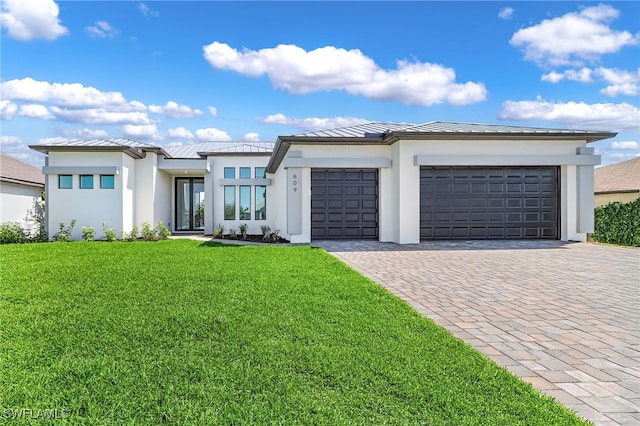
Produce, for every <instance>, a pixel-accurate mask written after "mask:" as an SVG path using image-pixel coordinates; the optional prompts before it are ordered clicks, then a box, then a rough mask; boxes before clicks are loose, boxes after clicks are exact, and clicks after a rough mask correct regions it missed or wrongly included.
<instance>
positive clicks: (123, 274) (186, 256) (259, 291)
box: [0, 240, 586, 425]
mask: <svg viewBox="0 0 640 426" xmlns="http://www.w3.org/2000/svg"><path fill="white" fill-rule="evenodd" d="M0 258H1V259H2V260H1V270H0V273H1V277H2V280H1V281H0V282H1V284H0V409H2V410H3V416H4V417H5V418H7V417H9V416H11V415H20V413H23V414H24V413H25V412H24V411H22V412H21V411H20V410H25V409H26V410H32V411H31V412H32V413H34V414H32V415H31V417H30V418H29V419H25V420H27V421H28V422H30V423H38V422H40V421H41V420H42V417H38V413H42V412H41V411H38V410H60V412H61V413H62V416H60V417H64V418H60V419H59V422H58V421H56V424H65V423H68V424H77V423H83V424H114V423H117V424H158V423H167V424H265V423H275V424H393V425H398V424H433V425H467V424H477V425H489V424H491V425H500V424H503V425H516V424H523V425H524V424H526V425H536V424H540V425H550V424H554V425H564V424H566V425H570V424H571V425H573V424H586V422H584V421H583V420H581V419H580V418H578V417H577V416H576V415H575V414H574V413H573V412H571V411H570V410H568V409H567V408H565V407H564V406H562V405H560V404H558V403H556V402H555V401H554V400H552V399H551V398H549V397H546V396H544V395H542V394H541V393H539V392H538V391H536V390H534V389H533V388H532V387H531V386H530V385H529V384H527V383H524V382H522V381H520V380H519V379H517V378H515V377H514V376H512V375H511V374H510V373H508V372H507V371H506V370H504V369H502V368H500V367H498V366H496V365H495V364H494V363H493V362H491V361H490V360H488V359H487V358H485V357H484V356H483V355H481V354H480V353H478V352H476V351H475V350H473V349H472V348H471V347H469V346H468V345H466V344H464V343H463V342H461V341H459V340H457V339H455V338H454V337H453V336H451V335H450V334H449V333H448V332H446V331H445V330H444V329H442V328H440V327H438V326H437V325H435V324H434V323H433V322H432V321H431V320H429V319H426V318H424V317H422V316H421V315H420V314H418V313H417V312H416V311H415V310H413V309H412V308H411V307H410V306H409V305H408V304H406V303H405V302H403V301H401V300H400V299H398V298H396V297H395V296H393V295H392V294H390V293H389V292H388V291H386V290H385V289H383V288H382V287H380V286H379V285H377V284H375V283H374V282H372V281H370V280H368V279H367V278H364V277H363V276H361V275H360V274H358V273H357V272H355V271H354V270H352V269H351V268H349V267H348V266H346V265H345V264H343V263H341V262H339V261H338V260H337V259H335V258H333V257H332V256H330V255H329V254H327V253H326V252H324V251H323V250H321V249H316V248H312V247H308V246H297V247H246V246H245V247H238V246H223V245H218V244H214V243H201V242H197V241H192V240H169V241H159V242H135V243H106V242H92V243H85V242H72V243H44V244H30V245H5V246H1V247H0ZM43 412H44V413H45V414H46V413H47V411H43ZM26 414H29V412H26Z"/></svg>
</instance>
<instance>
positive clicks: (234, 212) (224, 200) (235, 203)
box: [222, 185, 238, 220]
mask: <svg viewBox="0 0 640 426" xmlns="http://www.w3.org/2000/svg"><path fill="white" fill-rule="evenodd" d="M227 188H229V189H232V190H233V217H229V216H227V204H229V203H227ZM236 192H237V191H236V186H235V185H225V186H224V193H223V196H224V197H223V203H222V206H223V208H224V211H223V217H224V220H236V217H237V216H238V215H237V210H238V209H237V204H238V203H237V202H236V198H237V194H236Z"/></svg>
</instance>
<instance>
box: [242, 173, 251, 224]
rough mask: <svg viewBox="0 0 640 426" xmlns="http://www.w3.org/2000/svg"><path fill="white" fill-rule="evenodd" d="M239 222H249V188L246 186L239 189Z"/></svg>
mask: <svg viewBox="0 0 640 426" xmlns="http://www.w3.org/2000/svg"><path fill="white" fill-rule="evenodd" d="M241 170H242V169H241ZM240 220H251V187H250V186H248V185H242V186H241V187H240Z"/></svg>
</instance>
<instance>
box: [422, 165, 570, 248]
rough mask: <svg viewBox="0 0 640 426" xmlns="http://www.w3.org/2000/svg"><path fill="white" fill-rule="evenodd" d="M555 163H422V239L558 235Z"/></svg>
mask: <svg viewBox="0 0 640 426" xmlns="http://www.w3.org/2000/svg"><path fill="white" fill-rule="evenodd" d="M558 188H559V187H558V167H555V166H553V167H421V168H420V239H422V240H429V239H507V238H514V239H515V238H544V239H557V238H558V206H559V189H558Z"/></svg>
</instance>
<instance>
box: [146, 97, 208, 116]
mask: <svg viewBox="0 0 640 426" xmlns="http://www.w3.org/2000/svg"><path fill="white" fill-rule="evenodd" d="M149 111H151V112H153V113H155V114H164V115H166V116H167V117H170V118H191V117H196V116H198V115H202V111H200V110H199V109H192V108H190V107H188V106H187V105H180V104H178V103H177V102H174V101H169V102H167V103H166V104H165V105H149Z"/></svg>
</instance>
